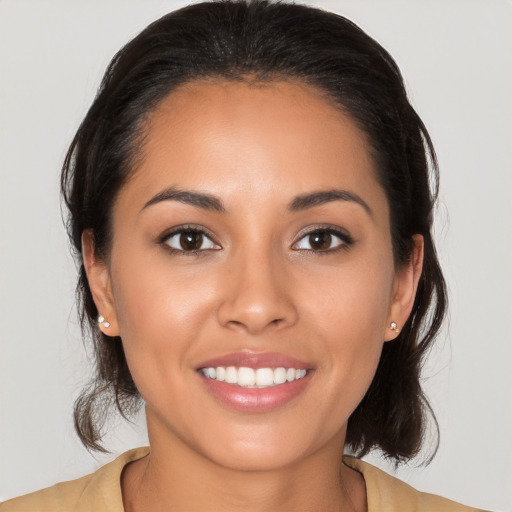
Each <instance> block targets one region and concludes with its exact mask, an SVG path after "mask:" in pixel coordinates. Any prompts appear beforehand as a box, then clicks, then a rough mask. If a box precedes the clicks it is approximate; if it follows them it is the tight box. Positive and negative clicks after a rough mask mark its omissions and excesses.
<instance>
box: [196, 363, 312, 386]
mask: <svg viewBox="0 0 512 512" xmlns="http://www.w3.org/2000/svg"><path fill="white" fill-rule="evenodd" d="M199 371H200V372H201V373H202V374H203V375H204V376H205V377H207V378H208V379H212V380H216V381H219V382H225V383H226V384H232V385H234V386H239V387H243V388H255V389H263V388H270V387H276V386H280V385H283V384H286V383H289V382H294V381H296V380H300V379H302V378H304V377H305V376H306V374H307V373H308V371H307V370H306V369H304V368H284V367H277V368H258V369H253V368H248V367H245V366H240V367H236V366H227V367H226V366H217V367H215V368H214V367H207V368H200V369H199Z"/></svg>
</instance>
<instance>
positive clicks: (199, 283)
mask: <svg viewBox="0 0 512 512" xmlns="http://www.w3.org/2000/svg"><path fill="white" fill-rule="evenodd" d="M138 256H140V255H138V254H137V252H136V251H135V250H132V251H131V253H130V254H129V255H127V254H126V253H125V254H123V256H122V257H121V256H117V257H116V255H115V253H113V255H112V283H113V285H112V288H113V294H114V300H115V307H116V312H117V317H118V322H119V328H120V336H121V338H122V340H123V347H124V350H125V354H126V358H127V362H128V365H129V367H130V371H131V373H132V376H133V378H134V380H135V382H136V384H137V387H138V388H139V390H140V391H141V393H142V394H143V396H144V392H143V388H148V389H150V388H151V386H155V385H158V382H162V380H165V379H169V378H172V375H173V374H176V373H177V371H178V370H183V369H184V368H185V367H186V366H187V364H186V363H187V361H188V360H189V359H190V357H191V351H192V350H193V349H194V341H195V340H197V339H198V338H200V331H201V330H202V329H203V328H204V327H205V326H207V325H208V323H209V322H210V321H211V318H212V309H213V306H212V304H213V301H214V297H213V294H212V290H214V289H215V287H214V285H213V283H209V282H208V278H207V277H204V278H203V277H201V274H200V273H198V272H196V273H194V272H188V271H184V270H183V269H182V268H180V267H179V266H178V267H176V266H174V267H173V266H172V265H170V264H169V262H168V260H167V258H166V255H165V254H164V255H163V256H162V255H157V256H156V257H153V258H152V259H151V261H150V262H149V261H148V263H147V264H144V260H143V259H142V258H140V257H138ZM210 280H211V278H210ZM171 368H174V369H175V370H176V371H175V372H171V371H169V370H170V369H171ZM145 398H146V397H145Z"/></svg>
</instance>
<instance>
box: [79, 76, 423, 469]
mask: <svg viewBox="0 0 512 512" xmlns="http://www.w3.org/2000/svg"><path fill="white" fill-rule="evenodd" d="M143 155H144V158H143V161H142V163H141V164H140V165H139V167H138V168H137V169H136V171H135V173H134V175H133V177H132V178H131V179H130V180H129V181H128V182H127V183H126V185H125V186H124V187H123V188H122V189H121V191H120V194H119V196H118V198H117V200H116V202H115V205H114V209H113V233H114V234H113V240H112V248H111V254H110V257H109V260H108V262H106V263H103V262H101V261H95V260H94V256H93V252H92V249H91V243H90V240H89V241H88V239H87V235H86V236H85V238H84V239H85V247H86V249H85V257H86V267H87V270H88V275H89V280H90V284H91V288H92V291H93V294H94V297H95V301H96V304H97V305H98V309H99V311H100V313H101V314H102V315H103V316H105V317H106V319H107V320H108V321H109V322H110V323H111V326H110V327H109V328H108V329H105V328H103V329H104V332H105V333H106V334H109V335H111V336H114V335H120V336H121V338H122V341H123V346H124V349H125V352H126V357H127V361H128V365H129V368H130V371H131V373H132V375H133V379H134V381H135V383H136V385H137V388H138V389H139V391H140V393H141V395H142V397H143V398H144V400H145V402H146V404H147V417H148V426H149V434H150V440H151V442H152V443H156V442H161V443H162V442H165V443H175V444H176V443H177V445H180V446H182V447H183V446H186V447H187V448H191V449H192V450H193V451H194V452H195V453H198V454H200V455H202V456H204V457H206V458H208V459H210V460H212V461H214V462H217V463H219V464H221V465H223V466H228V467H233V468H239V469H265V468H266V469H269V468H277V467H284V466H285V465H287V464H290V463H292V462H294V461H298V460H301V459H304V458H305V457H307V456H308V455H311V454H313V453H315V452H318V450H322V449H327V448H332V447H337V449H341V448H342V446H343V443H344V437H345V430H346V424H347V420H348V418H349V416H350V414H351V413H352V412H353V410H354V409H355V408H356V406H357V405H358V403H359V401H360V400H361V399H362V397H363V395H364V394H365V392H366V390H367V389H368V386H369V385H370V382H371V380H372V378H373V376H374V373H375V370H376V367H377V363H378V361H379V356H380V353H381V349H382V345H383V343H384V342H385V341H386V340H390V339H392V338H393V337H395V336H396V333H394V332H393V331H392V330H390V327H389V326H390V322H391V321H395V322H397V323H398V324H399V325H401V324H403V322H404V321H405V320H406V318H407V315H408V313H409V310H410V305H411V303H412V297H413V296H414V288H415V281H416V280H417V277H411V276H414V275H415V268H414V266H413V264H411V265H410V266H409V267H410V268H409V267H406V268H404V269H401V270H400V271H397V270H396V269H395V266H394V262H393V254H392V247H391V238H390V226H389V206H388V203H387V199H386V196H385V194H384V191H383V190H382V188H381V186H380V185H379V184H378V182H377V180H376V177H375V175H376V172H375V168H374V163H373V161H372V159H371V157H370V155H369V148H368V143H367V142H366V140H365V137H364V136H363V134H362V132H361V131H360V130H359V129H358V128H357V126H356V125H355V123H354V122H353V121H352V120H351V119H350V118H348V117H347V116H346V115H344V114H342V113H341V112H340V111H339V110H338V109H336V108H334V107H333V106H332V105H331V104H330V103H329V102H328V101H327V100H326V99H324V98H322V97H321V96H320V95H319V94H318V93H317V92H316V90H315V89H312V88H309V87H307V86H305V85H301V84H298V83H288V82H275V83H266V84H256V85H254V84H253V85H250V84H247V83H231V82H221V81H201V82H193V83H190V84H188V85H185V86H183V87H181V88H180V89H179V90H177V91H175V92H173V93H172V94H170V95H169V96H168V97H167V98H166V99H165V101H163V102H162V103H161V105H160V106H159V107H158V108H157V109H156V111H155V112H154V113H153V114H152V115H151V117H150V119H149V122H148V125H147V134H146V138H145V142H144V152H143ZM420 252H421V250H420V249H419V250H417V251H416V253H417V254H419V253H420ZM414 261H416V263H417V262H418V261H420V260H419V259H418V257H416V258H415V259H414ZM416 273H417V272H416ZM241 367H242V368H243V369H242V370H240V368H241ZM205 374H207V375H205ZM304 374H305V375H304ZM283 381H284V382H283ZM248 386H249V387H248ZM338 453H339V452H338Z"/></svg>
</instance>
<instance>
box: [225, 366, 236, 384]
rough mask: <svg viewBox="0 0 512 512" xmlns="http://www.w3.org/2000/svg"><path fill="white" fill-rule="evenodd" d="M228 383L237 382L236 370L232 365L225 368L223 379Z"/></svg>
mask: <svg viewBox="0 0 512 512" xmlns="http://www.w3.org/2000/svg"><path fill="white" fill-rule="evenodd" d="M224 380H225V381H226V382H227V383H228V384H236V383H237V382H238V372H237V371H236V368H235V367H234V366H228V367H227V368H226V378H225V379H224Z"/></svg>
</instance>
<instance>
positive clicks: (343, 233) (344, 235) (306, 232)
mask: <svg viewBox="0 0 512 512" xmlns="http://www.w3.org/2000/svg"><path fill="white" fill-rule="evenodd" d="M323 231H325V232H327V233H329V234H331V235H333V236H336V237H337V238H339V239H340V240H341V241H342V242H343V243H342V244H340V245H339V246H337V247H333V248H332V249H325V250H316V251H315V250H314V249H298V248H296V249H295V250H297V251H312V252H317V253H332V252H335V251H337V250H340V249H348V248H349V247H350V246H352V245H353V244H354V239H353V237H352V236H351V235H350V233H349V232H348V231H347V230H346V229H344V228H342V227H340V226H333V225H331V224H320V225H315V226H308V227H306V228H304V229H303V230H301V232H300V233H299V234H298V235H297V237H296V239H295V242H293V244H292V249H294V248H295V246H296V245H297V244H298V243H299V242H300V241H301V240H302V239H303V238H305V237H307V236H310V235H312V234H314V233H317V232H323Z"/></svg>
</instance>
